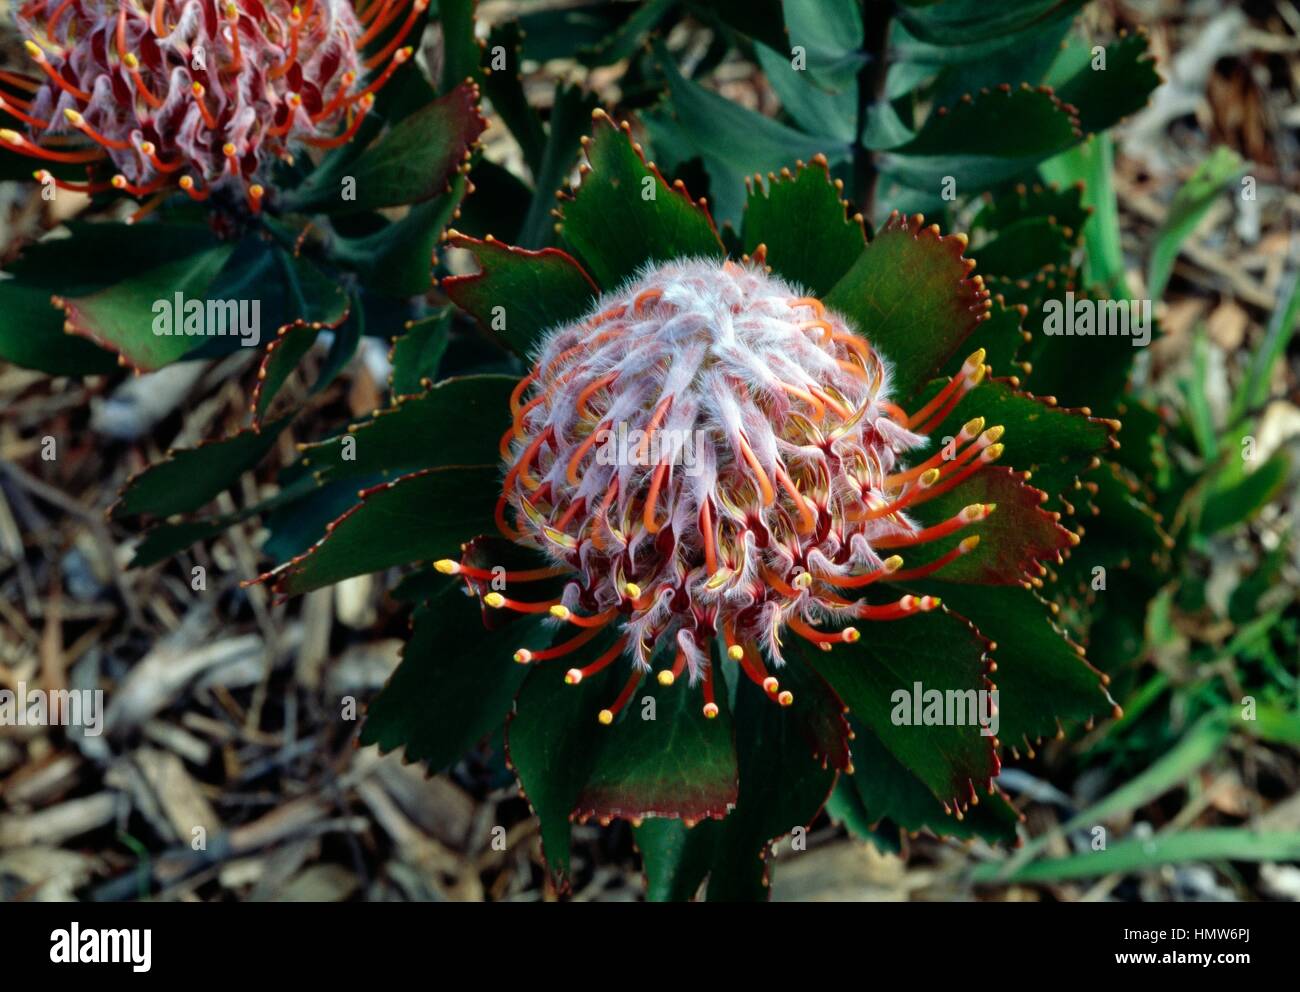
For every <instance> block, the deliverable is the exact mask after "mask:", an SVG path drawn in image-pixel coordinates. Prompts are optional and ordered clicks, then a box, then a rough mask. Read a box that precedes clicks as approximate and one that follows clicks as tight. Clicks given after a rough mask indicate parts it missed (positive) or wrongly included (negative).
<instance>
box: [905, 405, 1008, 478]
mask: <svg viewBox="0 0 1300 992" xmlns="http://www.w3.org/2000/svg"><path fill="white" fill-rule="evenodd" d="M983 430H984V418H983V417H975V418H974V419H972V420H968V421H967V422H966V423H965V424H964V425H963V426H962V429H961V431H960V432H959V433H958V434H957V437H956V438H955V439H954V440H955V442H956V443H958V444H965V443H966V442H968V441H972V440H974V439H976V438H978V437H979V436H980V432H981V431H983ZM1001 436H1002V434H1001V430H1000V429H999V433H998V434H997V436H996V437H991V438H989V442H988V443H989V444H992V443H993V442H994V441H996V440H997V439H998V438H999V437H1001ZM986 447H987V445H986ZM946 448H947V446H946V445H945V446H943V447H941V448H940V449H939V450H938V451H936V452H935V453H934V454H933V455H931V456H930V457H929V458H927V459H926V460H925V461H923V462H921V463H920V464H919V465H913V466H912V467H911V468H909V469H906V470H904V471H902V472H895V473H893V474H892V475H887V476H885V483H886V484H887V485H891V486H897V485H902V484H903V483H904V482H911V481H912V480H913V479H915V478H917V477H918V476H919V475H921V474H922V473H923V472H926V471H928V470H929V469H932V468H940V469H941V468H942V467H943V466H944V465H945V464H951V463H953V462H960V463H965V462H966V461H967V460H969V459H970V458H971V457H973V456H974V454H975V452H977V451H979V450H980V449H979V448H978V447H976V446H974V445H967V446H966V447H964V448H962V450H961V451H960V452H958V453H957V454H956V455H954V456H953V457H952V458H948V457H946V454H945V451H946Z"/></svg>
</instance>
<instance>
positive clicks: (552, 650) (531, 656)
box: [515, 627, 601, 665]
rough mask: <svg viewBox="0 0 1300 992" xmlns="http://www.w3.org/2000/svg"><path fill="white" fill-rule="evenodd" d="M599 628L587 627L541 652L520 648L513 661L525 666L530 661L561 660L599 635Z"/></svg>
mask: <svg viewBox="0 0 1300 992" xmlns="http://www.w3.org/2000/svg"><path fill="white" fill-rule="evenodd" d="M600 631H601V628H600V627H589V628H588V629H587V630H584V631H583V632H582V633H580V634H578V635H576V636H574V637H570V638H569V639H568V640H567V641H561V642H560V643H559V644H556V645H554V646H553V647H549V648H543V649H542V650H541V651H530V650H528V648H520V649H519V650H518V651H516V652H515V661H517V662H519V664H521V665H527V664H528V663H529V662H532V661H550V660H551V659H552V658H562V657H564V655H566V654H571V653H573V652H574V651H576V650H578V648H580V647H582V646H583V645H584V644H586V643H587V642H588V641H589V640H591V639H592V638H593V637H595V636H596V635H597V634H599V633H600Z"/></svg>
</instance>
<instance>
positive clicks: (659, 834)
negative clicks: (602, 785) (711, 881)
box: [632, 817, 722, 902]
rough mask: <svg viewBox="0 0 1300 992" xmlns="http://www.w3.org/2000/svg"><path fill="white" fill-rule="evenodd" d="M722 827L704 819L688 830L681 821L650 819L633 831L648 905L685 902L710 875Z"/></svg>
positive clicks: (659, 818)
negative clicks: (644, 880)
mask: <svg viewBox="0 0 1300 992" xmlns="http://www.w3.org/2000/svg"><path fill="white" fill-rule="evenodd" d="M721 831H722V825H721V824H719V823H718V822H716V821H714V820H705V821H703V822H702V823H697V824H696V825H695V826H693V827H688V826H686V824H684V823H683V822H682V821H681V820H673V819H668V818H666V817H652V818H650V819H648V820H646V821H644V822H643V823H641V824H640V825H639V826H637V827H634V828H633V831H632V833H633V836H634V837H635V838H636V846H637V850H639V851H640V852H641V863H642V868H643V871H644V873H645V879H646V894H645V897H646V900H647V901H648V902H687V901H689V900H690V899H693V898H694V897H695V894H696V892H698V891H699V888H700V883H702V882H703V881H704V878H705V876H706V875H708V873H709V864H710V862H711V861H712V859H713V853H714V848H715V847H716V845H717V842H718V835H719V834H720V833H721Z"/></svg>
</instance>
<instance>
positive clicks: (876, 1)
mask: <svg viewBox="0 0 1300 992" xmlns="http://www.w3.org/2000/svg"><path fill="white" fill-rule="evenodd" d="M891 12H892V4H891V2H890V0H863V2H862V28H863V33H862V47H863V51H864V52H866V54H867V61H866V62H865V63H864V64H863V66H862V68H861V69H859V70H858V126H857V138H856V140H855V142H854V145H853V192H854V201H855V202H856V203H858V204H860V209H861V210H862V215H863V216H864V217H866V219H867V221H868V222H870V221H871V218H872V216H873V214H874V213H875V207H876V181H877V179H878V178H879V174H878V173H877V170H876V160H875V155H874V153H873V152H872V151H871V150H870V149H868V148H867V147H866V145H865V143H864V141H863V139H864V138H865V137H866V132H867V122H868V121H869V120H870V117H871V108H872V107H873V106H874V105H875V104H876V103H877V102H878V101H879V100H880V98H881V94H882V93H883V92H884V88H885V71H886V69H887V66H886V65H885V46H886V43H887V41H888V39H889V17H890V13H891Z"/></svg>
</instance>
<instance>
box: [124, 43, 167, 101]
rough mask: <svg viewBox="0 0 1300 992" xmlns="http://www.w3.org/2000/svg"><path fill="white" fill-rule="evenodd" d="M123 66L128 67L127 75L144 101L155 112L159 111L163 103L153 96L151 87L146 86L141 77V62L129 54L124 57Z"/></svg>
mask: <svg viewBox="0 0 1300 992" xmlns="http://www.w3.org/2000/svg"><path fill="white" fill-rule="evenodd" d="M122 64H123V65H124V66H126V71H127V75H129V76H130V77H131V81H132V82H133V83H135V89H136V92H137V93H139V94H140V96H141V97H142V98H143V99H144V102H145V103H147V104H148V105H149V107H150V108H151V109H153V110H157V109H158V108H159V107H161V106H162V101H161V100H159V99H158V98H157V97H156V96H154V95H153V93H152V92H151V91H150V89H149V87H148V86H146V85H145V82H144V77H143V76H141V75H140V60H139V59H138V58H136V57H135V55H133V54H132V53H131V52H127V53H126V54H125V55H123V56H122Z"/></svg>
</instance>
